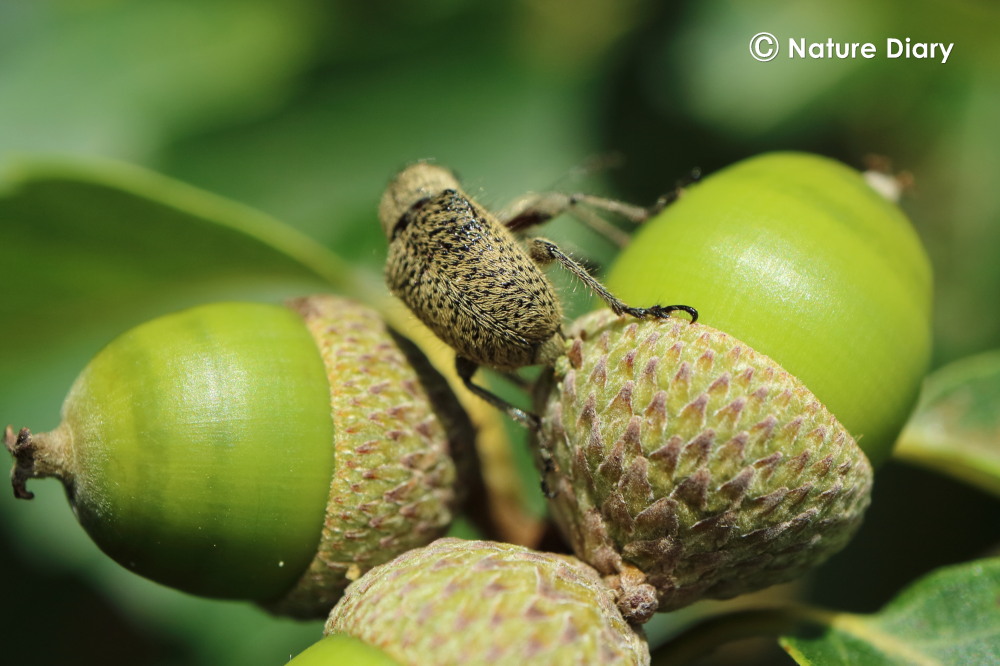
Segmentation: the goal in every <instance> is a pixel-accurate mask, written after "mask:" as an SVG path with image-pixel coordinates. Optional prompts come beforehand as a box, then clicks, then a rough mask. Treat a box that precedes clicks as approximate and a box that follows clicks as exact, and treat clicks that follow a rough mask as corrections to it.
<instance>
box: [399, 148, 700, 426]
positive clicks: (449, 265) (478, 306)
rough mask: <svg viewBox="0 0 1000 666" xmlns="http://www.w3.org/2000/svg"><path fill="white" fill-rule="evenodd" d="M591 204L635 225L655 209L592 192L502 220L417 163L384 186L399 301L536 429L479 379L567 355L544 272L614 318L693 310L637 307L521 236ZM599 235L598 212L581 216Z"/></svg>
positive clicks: (529, 202)
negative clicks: (567, 281) (577, 287)
mask: <svg viewBox="0 0 1000 666" xmlns="http://www.w3.org/2000/svg"><path fill="white" fill-rule="evenodd" d="M581 204H584V205H589V206H593V207H596V208H600V209H604V210H606V211H611V212H615V213H619V214H622V215H625V216H626V217H630V218H632V219H635V220H637V221H638V220H641V219H644V218H645V217H647V216H648V214H649V213H648V211H646V209H643V208H639V207H637V206H630V205H628V204H623V203H621V202H617V201H611V200H607V199H601V198H599V197H592V196H589V195H572V196H570V195H564V194H558V193H550V194H544V195H533V196H529V197H525V198H523V199H521V200H519V201H518V202H516V204H515V205H514V206H512V207H511V208H510V209H509V210H508V211H507V212H506V213H504V214H503V215H502V216H495V215H493V214H491V213H490V212H489V211H488V210H486V209H485V208H484V207H482V206H480V205H479V204H478V203H476V202H475V201H474V200H473V199H472V198H471V197H470V196H469V195H468V194H466V193H465V192H464V191H463V190H462V188H461V186H460V185H459V182H458V179H457V178H456V177H455V175H454V174H453V173H452V172H451V171H450V170H448V169H446V168H444V167H441V166H437V165H434V164H429V163H426V162H418V163H415V164H412V165H410V166H409V167H407V168H405V169H404V170H403V171H401V172H400V173H399V174H398V175H397V176H396V177H395V178H394V179H393V180H392V182H391V183H390V184H389V186H388V187H387V188H386V190H385V193H384V194H383V195H382V200H381V202H380V204H379V220H380V222H381V224H382V230H383V231H384V232H385V235H386V238H387V239H388V241H389V255H388V258H387V260H386V266H385V278H386V283H387V284H388V286H389V290H390V291H391V292H392V294H393V295H395V296H397V297H398V298H399V299H400V300H402V301H403V303H405V304H406V306H407V307H408V308H409V309H410V311H411V312H413V314H414V315H416V316H417V318H418V319H420V320H421V321H422V322H423V323H424V324H425V325H426V326H427V327H428V328H429V329H431V331H433V332H434V333H435V334H436V335H437V336H438V337H439V338H441V339H442V340H443V341H444V342H446V343H447V344H448V345H450V346H451V347H452V348H453V349H454V350H455V354H456V358H455V368H456V371H457V372H458V376H459V377H460V378H461V379H462V381H463V383H464V384H465V385H466V387H468V389H469V390H470V391H471V392H473V393H474V394H476V395H478V396H479V397H481V398H482V399H484V400H486V401H487V402H489V403H491V404H493V405H494V406H496V407H498V408H499V409H501V410H503V411H505V412H506V413H507V414H509V415H510V416H511V417H512V418H514V419H516V420H518V421H520V422H521V423H524V424H525V425H528V426H536V425H537V417H536V416H535V415H533V414H530V413H528V412H525V411H524V410H522V409H519V408H517V407H515V406H513V405H511V404H509V403H508V402H507V401H505V400H503V399H502V398H500V397H499V396H496V395H494V394H493V393H491V392H489V391H487V390H486V389H484V388H482V387H480V386H479V385H477V384H476V383H475V382H473V381H472V376H473V375H474V374H475V372H476V369H477V368H479V367H480V366H484V367H488V368H493V369H494V370H499V371H501V372H507V373H511V372H513V371H515V370H517V369H518V368H521V367H525V366H529V365H538V364H546V365H551V364H552V363H554V362H555V360H556V359H557V358H558V357H559V356H560V355H561V354H562V353H563V351H564V349H563V347H564V336H563V331H562V319H563V315H562V307H561V306H560V304H559V299H558V298H557V297H556V293H555V290H554V289H553V287H552V284H551V283H550V282H549V280H548V278H546V276H545V274H544V273H543V272H542V270H541V267H543V266H545V265H547V264H550V263H552V262H553V261H556V262H559V263H560V264H561V265H562V266H563V267H565V268H566V269H567V270H569V271H570V272H571V273H572V274H573V275H575V276H576V277H577V278H578V279H580V280H581V281H582V282H583V283H584V284H586V285H587V286H588V287H589V288H590V289H591V290H592V291H594V292H595V293H596V294H597V295H598V296H600V297H601V298H602V299H603V300H604V301H605V302H606V303H607V304H608V306H609V307H610V308H611V309H612V310H613V311H614V312H615V313H616V314H619V315H621V314H627V315H631V316H633V317H637V318H644V317H658V318H664V317H667V316H669V315H670V313H671V312H675V311H678V310H679V311H683V312H687V313H688V314H689V315H690V316H691V321H695V320H697V318H698V311H697V310H695V309H694V308H693V307H691V306H688V305H654V306H652V307H648V308H636V307H630V306H628V305H626V304H625V303H624V302H622V301H621V300H620V299H618V298H616V297H615V296H614V295H613V294H611V293H610V292H609V291H608V290H607V289H606V288H605V287H604V286H603V285H602V284H601V283H600V282H599V281H598V280H597V279H596V278H594V277H593V276H592V275H591V274H590V273H588V272H587V271H586V270H585V269H584V268H583V267H582V266H581V265H580V264H578V263H577V262H576V261H574V260H573V259H572V258H570V257H569V256H568V255H567V254H565V253H564V252H563V251H562V250H560V249H559V247H558V246H557V245H556V244H555V243H553V242H551V241H549V240H546V239H544V238H532V239H530V240H529V241H527V243H526V244H522V243H521V242H520V241H519V239H518V237H517V236H516V235H515V232H516V231H521V230H523V229H525V228H527V227H531V226H535V225H538V224H541V223H543V222H546V221H547V220H549V219H551V218H553V217H556V216H557V215H560V214H562V213H564V212H566V211H567V210H582V209H579V208H578V207H579V206H580V205H581ZM580 217H581V218H582V219H583V220H584V221H585V222H588V223H590V224H591V225H592V226H595V227H597V228H599V229H600V222H601V221H602V220H600V218H599V216H597V215H593V216H588V215H581V216H580Z"/></svg>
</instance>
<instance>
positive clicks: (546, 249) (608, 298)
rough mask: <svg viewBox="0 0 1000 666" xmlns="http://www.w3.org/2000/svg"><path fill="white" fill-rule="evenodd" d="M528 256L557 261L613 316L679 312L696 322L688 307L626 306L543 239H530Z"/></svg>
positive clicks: (543, 262) (544, 261) (545, 261)
mask: <svg viewBox="0 0 1000 666" xmlns="http://www.w3.org/2000/svg"><path fill="white" fill-rule="evenodd" d="M529 254H530V255H531V258H532V259H533V260H534V261H535V262H536V263H538V264H539V265H542V266H544V265H546V264H549V263H551V262H552V261H553V260H555V261H558V262H559V263H560V264H562V265H563V267H564V268H566V269H567V270H568V271H569V272H570V273H572V274H573V275H575V276H576V277H577V278H578V279H579V280H581V281H582V282H583V283H584V284H586V285H587V286H588V287H590V289H591V290H592V291H593V292H594V293H595V294H597V295H598V296H600V297H601V299H603V300H604V302H605V303H607V304H608V307H610V308H611V309H612V310H613V311H614V313H615V314H619V315H621V314H627V315H631V316H633V317H636V318H638V319H643V318H645V317H656V318H658V319H665V318H666V317H669V316H670V313H671V312H676V311H678V310H680V311H683V312H687V313H688V314H689V315H691V321H692V322H695V321H698V311H697V310H695V309H694V308H693V307H691V306H690V305H653V306H651V307H648V308H633V307H631V306H629V305H626V304H625V303H624V302H623V301H622V300H621V299H619V298H618V297H616V296H615V295H614V294H612V293H611V292H610V291H608V290H607V288H606V287H605V286H604V285H603V284H601V283H600V282H598V281H597V278H595V277H594V276H593V275H591V274H590V273H588V272H587V271H586V269H584V267H583V266H581V265H580V264H578V263H576V262H575V261H573V260H572V259H571V258H570V257H569V256H568V255H567V254H566V253H565V252H563V251H562V250H560V249H559V247H558V246H557V245H556V244H555V243H553V242H552V241H548V240H545V239H544V238H534V239H532V243H531V247H530V248H529Z"/></svg>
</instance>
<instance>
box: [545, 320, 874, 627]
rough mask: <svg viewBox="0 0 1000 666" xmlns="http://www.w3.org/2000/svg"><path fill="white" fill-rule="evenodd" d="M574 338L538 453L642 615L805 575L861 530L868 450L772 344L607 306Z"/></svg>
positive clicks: (554, 488) (549, 387)
mask: <svg viewBox="0 0 1000 666" xmlns="http://www.w3.org/2000/svg"><path fill="white" fill-rule="evenodd" d="M567 350H568V352H567V354H566V355H565V356H564V357H562V358H561V359H560V360H559V361H558V363H557V364H556V366H555V368H554V371H553V372H552V373H551V374H550V375H549V376H548V377H546V378H544V380H543V387H542V389H541V395H542V410H541V411H542V413H543V418H542V427H541V431H540V433H539V446H538V447H537V449H538V456H539V463H540V465H541V467H542V469H543V471H544V479H545V483H546V485H547V487H548V489H549V494H550V500H549V505H550V508H551V510H552V513H553V517H554V519H555V521H556V522H557V524H558V525H559V527H560V529H561V530H562V532H563V534H564V535H565V537H566V538H567V540H568V541H569V543H570V544H571V545H572V547H573V550H574V552H575V553H576V554H577V556H578V557H580V558H581V559H582V560H584V561H585V562H588V563H589V564H590V565H592V566H593V567H594V568H596V569H597V570H598V571H599V572H600V573H601V574H602V575H604V576H606V577H608V581H609V582H610V583H611V585H612V587H614V588H616V589H618V590H619V594H620V599H619V604H620V606H621V607H622V612H623V613H625V615H626V617H628V618H629V619H630V620H633V621H636V622H643V621H645V620H646V619H648V618H649V616H650V614H651V613H652V612H653V611H655V610H657V609H658V610H660V611H666V610H672V609H676V608H680V607H682V606H685V605H687V604H689V603H691V602H693V601H696V600H698V599H702V598H728V597H733V596H736V595H738V594H742V593H744V592H750V591H753V590H757V589H760V588H763V587H766V586H769V585H772V584H775V583H780V582H784V581H787V580H791V579H793V578H795V577H797V576H799V575H800V574H802V573H803V572H805V571H806V570H808V569H810V568H811V567H813V566H815V565H816V564H818V563H820V562H822V561H823V560H825V559H826V558H827V557H829V556H830V555H832V554H833V553H835V552H836V551H837V550H839V549H840V548H841V547H843V546H844V544H846V543H847V541H848V539H849V538H850V537H851V535H852V534H853V533H854V531H855V530H856V529H857V527H858V525H859V524H860V522H861V518H862V514H863V513H864V510H865V508H866V507H867V506H868V503H869V495H870V490H871V484H872V468H871V465H870V464H869V462H868V459H867V458H866V456H865V454H864V453H863V452H862V451H861V449H860V448H859V447H858V445H857V444H856V442H855V441H854V439H853V438H852V437H851V436H850V434H849V433H848V432H847V431H846V430H845V429H844V427H843V426H842V425H841V424H840V423H839V422H838V421H837V419H836V418H835V417H834V416H833V415H832V414H831V413H830V412H829V411H828V410H827V409H826V408H825V407H824V406H823V405H822V404H821V403H820V401H819V400H818V399H817V398H816V397H815V396H814V395H813V394H812V393H810V391H809V390H808V389H807V388H806V387H805V386H804V385H803V384H802V383H801V382H800V381H799V380H798V379H796V378H795V377H793V376H792V375H790V374H789V373H787V372H785V371H784V370H783V369H782V368H781V367H780V366H779V365H778V364H777V363H775V362H774V361H773V360H771V359H770V358H768V357H767V356H764V355H763V354H759V353H757V352H755V351H753V350H752V349H751V348H750V347H749V346H747V345H746V344H743V343H742V342H740V341H739V340H736V339H735V338H733V337H731V336H729V335H727V334H725V333H723V332H721V331H718V330H716V329H713V328H711V327H709V326H705V325H703V324H691V323H689V322H687V321H682V320H679V319H669V320H652V321H651V320H645V321H636V320H634V319H620V318H618V317H616V316H615V315H614V314H612V313H611V312H608V311H606V310H600V311H596V312H593V313H591V314H589V315H586V316H584V317H582V318H581V319H580V320H578V321H577V322H576V324H575V326H574V328H573V330H572V332H571V336H570V338H569V341H568V342H567Z"/></svg>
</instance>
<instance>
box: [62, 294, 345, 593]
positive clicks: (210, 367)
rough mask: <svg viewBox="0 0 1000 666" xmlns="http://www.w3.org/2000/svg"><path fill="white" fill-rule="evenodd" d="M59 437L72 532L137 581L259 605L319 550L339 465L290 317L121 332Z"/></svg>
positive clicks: (323, 405) (227, 311) (256, 312)
mask: <svg viewBox="0 0 1000 666" xmlns="http://www.w3.org/2000/svg"><path fill="white" fill-rule="evenodd" d="M234 415H238V416H237V417H234ZM60 430H62V431H64V432H67V433H69V436H70V438H71V441H70V447H71V451H72V455H73V456H74V461H73V465H72V467H73V469H74V470H75V476H74V477H73V478H72V479H70V480H68V483H67V491H68V493H69V495H70V499H71V502H72V505H73V508H74V511H75V512H76V514H77V517H78V519H79V521H80V523H81V524H82V525H83V527H84V528H85V529H86V531H87V532H88V533H89V534H90V536H91V538H93V540H94V541H95V542H96V543H97V545H98V546H100V547H101V549H102V550H104V551H105V552H106V553H107V554H108V555H110V556H111V557H112V558H114V559H115V560H117V561H118V562H119V563H120V564H122V565H123V566H125V567H126V568H128V569H131V570H133V571H135V572H136V573H139V574H141V575H143V576H146V577H148V578H151V579H153V580H156V581H157V582H160V583H164V584H166V585H169V586H171V587H175V588H178V589H181V590H185V591H187V592H192V593H196V594H201V595H206V596H213V597H224V598H243V599H258V600H265V599H271V598H274V597H276V596H278V595H280V594H281V593H283V592H284V591H285V590H287V589H288V588H290V587H291V586H292V584H293V583H294V582H295V580H296V579H297V578H298V576H299V575H300V574H301V572H302V571H303V569H305V567H306V565H307V564H308V563H309V561H310V559H311V558H312V556H313V554H314V552H315V550H316V546H317V543H318V541H319V537H320V525H321V524H322V522H323V510H324V506H325V504H326V496H327V491H328V488H329V484H330V477H331V474H332V472H333V464H334V461H333V451H332V448H331V445H330V443H331V441H332V439H333V435H334V432H333V422H332V420H331V418H330V409H329V386H328V382H327V378H326V372H325V370H324V367H323V362H322V360H321V358H320V354H319V351H318V349H317V347H316V344H315V343H314V342H313V339H312V337H311V336H310V334H309V332H308V330H307V329H306V328H305V327H304V326H303V324H302V321H301V319H300V318H299V317H298V316H297V315H296V314H295V313H294V312H292V311H291V310H288V309H287V308H283V307H280V306H274V305H263V304H251V303H222V304H212V305H206V306H202V307H196V308H193V309H190V310H186V311H183V312H179V313H177V314H172V315H168V316H165V317H161V318H159V319H156V320H153V321H151V322H148V323H146V324H144V325H141V326H138V327H137V328H134V329H132V330H130V331H128V332H127V333H125V334H123V335H122V336H120V337H119V338H117V339H116V340H114V341H113V342H112V343H111V344H109V345H108V346H107V347H105V348H104V349H103V350H102V351H101V352H100V353H99V354H98V355H97V356H96V357H95V358H94V359H93V360H92V361H91V362H90V364H89V365H88V366H87V367H86V369H85V370H84V371H83V373H82V374H81V375H80V376H79V378H78V379H77V380H76V382H75V384H74V385H73V388H72V389H71V391H70V393H69V396H68V397H67V399H66V401H65V403H64V407H63V424H62V425H61V426H60ZM234 518H236V519H234Z"/></svg>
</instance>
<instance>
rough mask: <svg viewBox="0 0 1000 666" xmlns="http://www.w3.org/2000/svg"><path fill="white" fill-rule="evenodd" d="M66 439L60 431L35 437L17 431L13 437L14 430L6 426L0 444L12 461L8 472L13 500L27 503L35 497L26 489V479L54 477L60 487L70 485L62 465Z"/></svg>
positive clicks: (65, 461)
mask: <svg viewBox="0 0 1000 666" xmlns="http://www.w3.org/2000/svg"><path fill="white" fill-rule="evenodd" d="M68 436H69V431H68V430H67V429H65V428H63V427H59V428H56V429H55V430H53V431H51V432H45V433H41V434H39V435H32V434H31V431H30V430H29V429H28V428H21V429H20V430H19V431H18V432H17V434H16V435H15V434H14V428H13V427H12V426H7V428H6V429H5V430H4V437H3V442H4V445H6V447H7V451H9V452H10V455H12V456H13V457H14V467H13V468H12V469H11V470H10V484H11V486H12V487H13V488H14V497H16V498H18V499H27V500H30V499H32V498H33V497H34V496H35V493H33V492H31V491H29V490H28V488H27V484H28V479H43V478H46V477H50V476H54V477H56V478H58V479H59V480H60V481H62V482H63V483H64V484H69V483H70V482H71V481H72V478H73V473H72V472H71V471H70V469H69V467H68V466H67V464H66V463H67V459H68V454H69V439H68Z"/></svg>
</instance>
